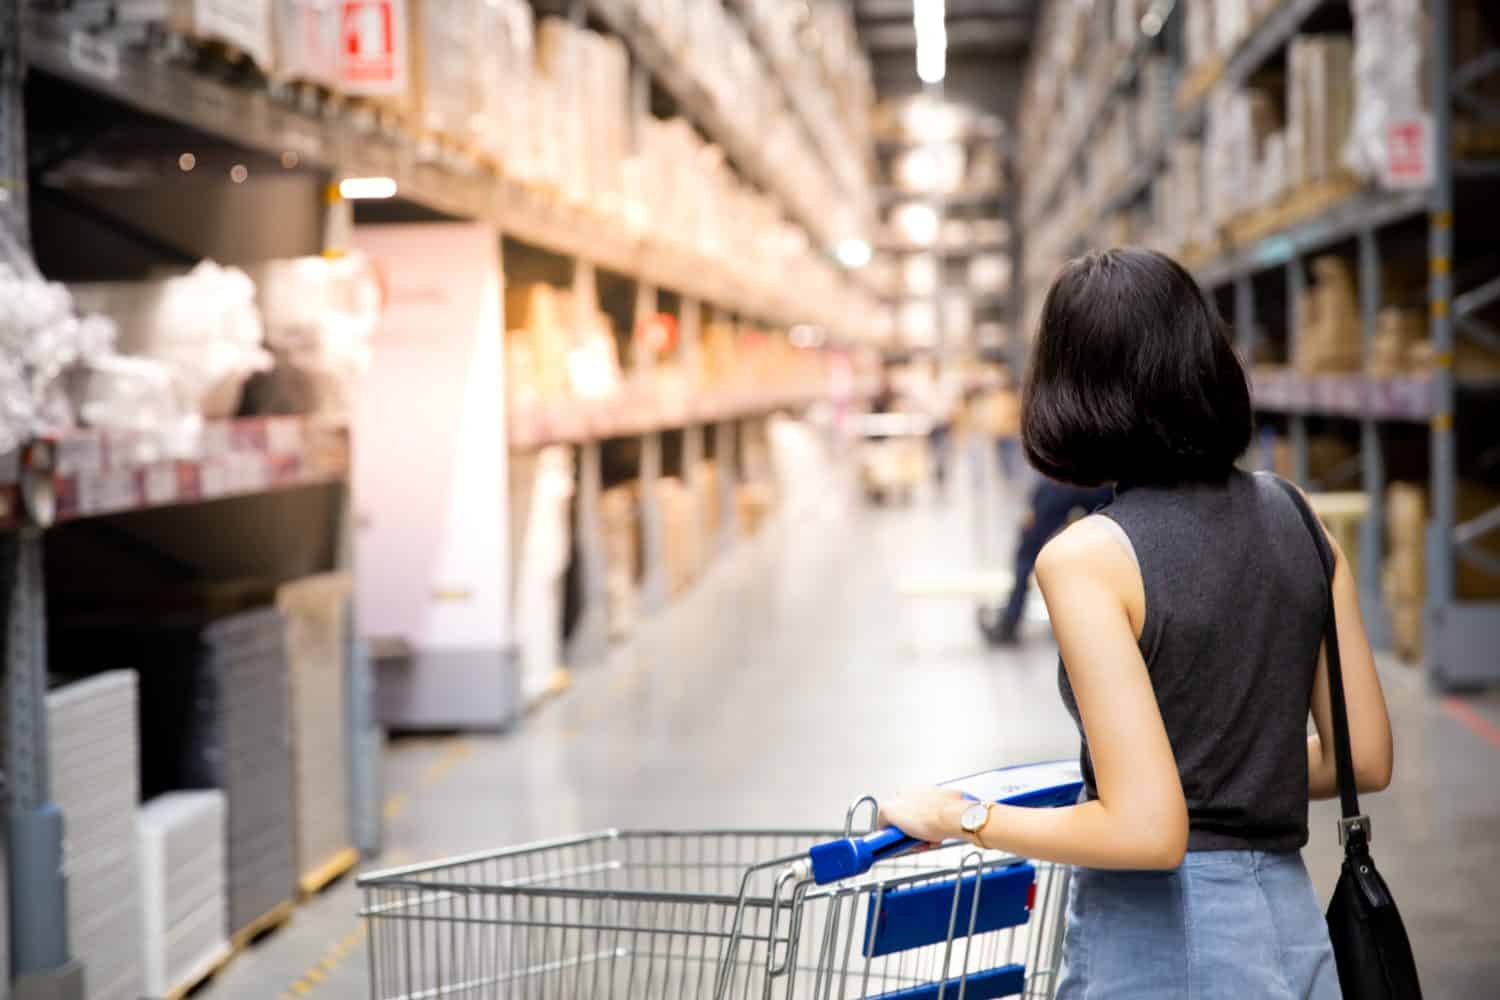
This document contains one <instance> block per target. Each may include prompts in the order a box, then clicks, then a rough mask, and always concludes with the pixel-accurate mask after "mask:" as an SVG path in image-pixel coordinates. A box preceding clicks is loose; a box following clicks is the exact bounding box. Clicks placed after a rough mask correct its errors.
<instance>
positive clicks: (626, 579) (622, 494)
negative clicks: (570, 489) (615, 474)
mask: <svg viewBox="0 0 1500 1000" xmlns="http://www.w3.org/2000/svg"><path fill="white" fill-rule="evenodd" d="M599 523H600V530H601V532H602V534H603V536H604V594H605V602H606V608H607V618H608V621H609V635H610V638H611V639H617V640H618V639H625V638H628V637H629V636H630V634H631V633H632V632H634V631H635V624H636V619H637V616H638V608H637V596H638V595H637V587H636V580H637V578H638V577H639V576H640V542H639V537H640V515H639V502H638V500H637V497H636V488H635V486H634V485H625V486H614V487H611V488H610V489H607V490H605V491H604V492H603V493H601V494H600V495H599Z"/></svg>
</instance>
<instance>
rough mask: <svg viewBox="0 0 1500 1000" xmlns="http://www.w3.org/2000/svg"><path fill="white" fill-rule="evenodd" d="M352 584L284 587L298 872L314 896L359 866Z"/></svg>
mask: <svg viewBox="0 0 1500 1000" xmlns="http://www.w3.org/2000/svg"><path fill="white" fill-rule="evenodd" d="M352 591H353V582H352V580H351V579H350V577H349V575H348V574H347V573H326V574H322V575H319V576H312V577H307V578H304V579H301V580H296V581H293V582H291V583H286V584H283V585H282V586H281V587H280V588H278V589H277V592H276V606H277V607H278V608H279V609H280V610H281V613H282V615H283V616H285V619H286V648H287V677H288V687H289V690H290V694H291V699H290V700H291V706H290V714H291V723H292V749H293V753H294V760H295V780H296V817H297V872H298V879H299V887H300V888H301V889H302V891H303V892H305V893H306V892H314V891H316V890H318V889H320V888H322V886H323V885H324V884H325V883H326V882H328V881H329V880H330V879H331V878H333V877H334V876H336V875H338V874H341V873H342V872H344V871H346V870H348V868H349V867H351V866H352V864H353V862H354V860H355V854H354V850H353V846H352V843H351V839H350V829H349V810H348V804H347V803H348V793H347V789H346V787H345V779H346V776H347V775H348V773H349V772H348V767H347V766H346V758H347V752H346V749H345V746H344V735H345V732H346V731H347V727H346V725H345V712H344V707H345V703H346V699H345V696H344V678H345V673H346V670H345V666H346V664H345V661H346V659H347V656H346V653H347V650H348V635H347V634H346V631H347V627H348V626H347V622H348V615H347V609H348V605H349V599H350V596H351V594H352Z"/></svg>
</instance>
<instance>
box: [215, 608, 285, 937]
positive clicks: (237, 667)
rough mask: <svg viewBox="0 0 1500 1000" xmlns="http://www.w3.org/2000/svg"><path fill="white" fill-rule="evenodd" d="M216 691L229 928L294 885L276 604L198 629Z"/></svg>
mask: <svg viewBox="0 0 1500 1000" xmlns="http://www.w3.org/2000/svg"><path fill="white" fill-rule="evenodd" d="M204 638H205V640H206V642H207V645H208V656H207V659H206V661H205V663H204V667H203V669H205V670H206V671H207V672H208V674H209V676H211V677H212V685H211V689H212V690H213V691H214V692H216V694H215V696H214V698H212V699H209V702H210V703H211V705H210V707H209V709H208V711H209V712H210V714H211V715H212V721H211V725H210V726H209V727H208V728H207V729H206V730H205V732H204V734H203V736H204V742H203V743H202V744H201V745H199V746H197V747H194V748H192V750H191V751H190V752H193V753H197V754H199V755H201V756H202V757H203V759H204V760H205V761H206V762H208V764H209V766H210V768H211V769H212V770H213V771H215V772H217V778H216V780H215V781H214V782H213V783H214V784H215V785H217V786H218V787H220V788H222V789H223V790H224V794H225V796H226V797H227V800H228V805H229V814H228V820H227V823H226V827H227V835H226V839H227V847H226V859H227V862H228V869H229V881H228V889H229V927H230V932H231V933H234V932H237V931H239V930H240V929H242V928H244V927H246V926H248V925H249V924H250V923H252V922H253V921H255V920H257V919H259V918H260V917H263V916H265V915H266V914H267V913H268V912H270V911H271V910H272V909H274V908H275V907H276V906H278V905H280V904H281V903H283V902H285V901H286V900H288V899H290V898H291V897H292V895H293V893H294V892H295V890H296V886H297V840H296V816H295V807H294V804H293V788H292V786H293V775H292V739H291V724H290V720H289V718H288V710H289V705H288V696H287V672H286V623H285V619H284V618H283V617H282V615H281V613H280V612H278V611H276V610H275V609H274V608H267V609H259V610H255V611H247V612H242V613H240V614H236V615H232V616H230V617H228V618H221V619H219V620H218V621H216V622H215V623H214V624H213V625H210V626H209V627H208V628H207V629H205V631H204Z"/></svg>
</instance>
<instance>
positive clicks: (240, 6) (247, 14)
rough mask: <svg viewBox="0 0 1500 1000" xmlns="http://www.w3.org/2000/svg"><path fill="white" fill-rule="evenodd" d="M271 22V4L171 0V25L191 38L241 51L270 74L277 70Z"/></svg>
mask: <svg viewBox="0 0 1500 1000" xmlns="http://www.w3.org/2000/svg"><path fill="white" fill-rule="evenodd" d="M272 20H273V6H272V3H271V0H172V3H171V7H170V8H169V20H168V23H169V25H170V27H171V29H172V30H173V31H176V32H179V33H181V34H183V35H186V36H188V37H189V38H192V39H195V40H198V41H205V42H218V43H220V44H223V45H227V46H229V47H230V48H232V49H235V50H238V51H239V52H242V53H244V54H245V55H246V56H249V57H250V58H251V59H252V60H254V62H255V64H256V65H257V66H259V67H260V68H261V70H262V71H264V72H267V73H269V72H271V71H273V70H274V69H275V68H276V66H275V58H274V53H275V51H276V34H275V31H274V30H273V28H272Z"/></svg>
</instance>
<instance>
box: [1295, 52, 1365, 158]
mask: <svg viewBox="0 0 1500 1000" xmlns="http://www.w3.org/2000/svg"><path fill="white" fill-rule="evenodd" d="M1287 62H1288V74H1287V133H1288V140H1287V142H1288V148H1287V152H1288V173H1289V177H1288V181H1289V184H1290V185H1291V186H1294V187H1295V186H1300V185H1303V184H1308V183H1312V182H1316V181H1322V180H1328V179H1330V178H1332V177H1334V176H1335V175H1336V174H1338V173H1341V172H1342V171H1343V169H1344V168H1343V154H1344V146H1345V144H1346V143H1347V142H1348V140H1349V132H1350V129H1351V128H1352V126H1353V122H1354V83H1353V68H1354V43H1353V41H1352V40H1351V39H1350V38H1349V37H1347V36H1345V35H1302V36H1299V37H1297V38H1294V39H1292V43H1291V45H1290V47H1289V48H1288V54H1287Z"/></svg>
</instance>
